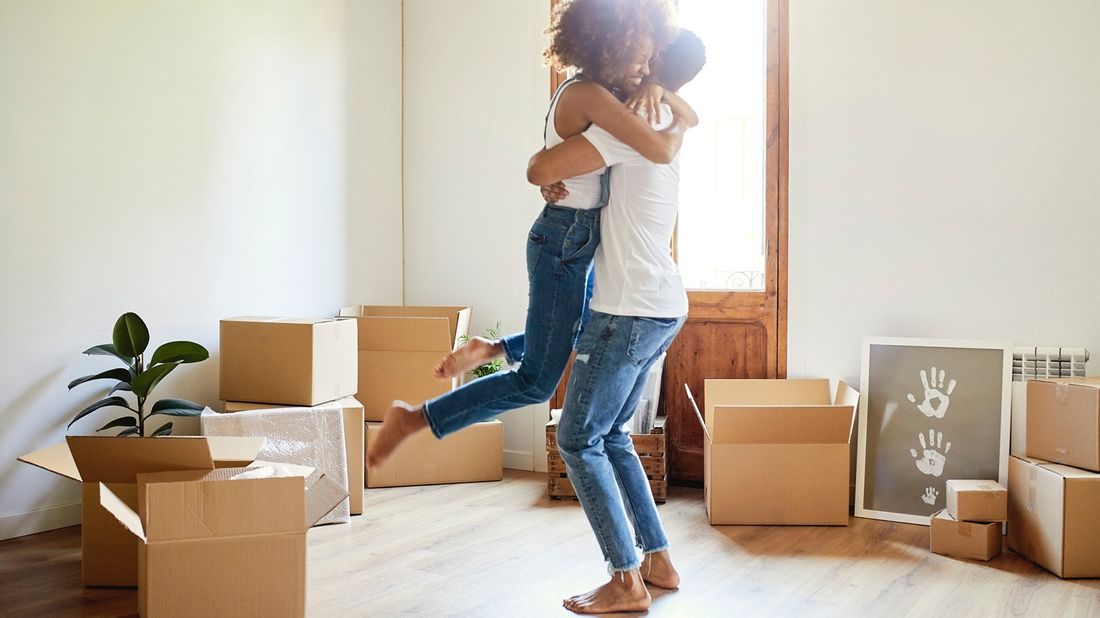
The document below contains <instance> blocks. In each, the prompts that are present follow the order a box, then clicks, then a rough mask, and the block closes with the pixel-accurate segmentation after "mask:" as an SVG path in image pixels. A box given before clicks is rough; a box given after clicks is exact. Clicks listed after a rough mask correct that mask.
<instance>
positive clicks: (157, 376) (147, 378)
mask: <svg viewBox="0 0 1100 618" xmlns="http://www.w3.org/2000/svg"><path fill="white" fill-rule="evenodd" d="M178 366H179V363H178V362H176V363H165V364H163V365H157V366H156V367H153V368H152V369H149V370H147V371H144V372H142V373H140V374H138V377H136V378H134V381H133V382H131V386H133V388H134V394H135V395H137V396H138V397H148V396H149V393H151V392H153V388H155V387H156V385H157V384H160V381H161V380H163V379H164V376H166V375H168V374H169V373H171V372H172V370H173V369H175V368H176V367H178Z"/></svg>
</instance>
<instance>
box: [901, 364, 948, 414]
mask: <svg viewBox="0 0 1100 618" xmlns="http://www.w3.org/2000/svg"><path fill="white" fill-rule="evenodd" d="M944 373H945V372H944V370H943V369H940V371H939V373H936V368H935V367H932V375H929V374H928V373H927V372H925V371H924V370H923V369H921V370H920V381H921V383H922V384H924V401H922V402H920V403H919V404H918V405H917V409H918V410H920V411H921V412H922V413H923V414H924V415H925V416H927V417H935V418H943V415H944V414H947V406H949V405H951V397H950V395H951V393H952V392H954V390H955V380H951V381H950V382H948V384H947V392H946V393H945V392H943V391H942V390H940V389H942V388H943V378H944ZM908 399H909V401H911V402H913V403H917V398H916V397H914V396H913V394H912V393H909V395H908ZM933 401H936V405H935V406H933V405H932V402H933Z"/></svg>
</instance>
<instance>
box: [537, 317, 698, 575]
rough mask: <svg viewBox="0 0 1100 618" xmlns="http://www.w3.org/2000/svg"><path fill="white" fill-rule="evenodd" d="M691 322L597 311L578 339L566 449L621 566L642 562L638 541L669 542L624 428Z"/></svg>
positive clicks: (651, 547)
mask: <svg viewBox="0 0 1100 618" xmlns="http://www.w3.org/2000/svg"><path fill="white" fill-rule="evenodd" d="M684 320H685V318H683V317H679V318H644V317H630V316H620V315H609V314H606V313H601V312H599V311H592V312H591V319H590V321H589V322H588V324H586V325H585V327H584V331H583V333H582V334H581V337H580V340H579V341H578V342H577V358H576V360H574V362H573V372H572V374H571V375H570V378H569V387H568V388H567V389H566V392H565V408H564V410H563V411H562V415H561V420H560V421H559V422H558V450H559V452H560V453H561V456H562V459H564V460H565V465H566V469H567V471H568V472H569V480H570V481H572V483H573V487H574V489H576V491H577V498H579V499H580V502H581V506H583V507H584V514H585V516H587V517H588V523H589V524H590V525H591V526H592V531H593V532H594V533H595V534H596V540H597V541H598V542H599V545H600V549H601V550H602V551H603V555H604V560H606V561H607V562H608V563H609V565H610V567H609V568H610V570H611V571H613V572H616V571H629V570H632V569H636V568H638V566H639V565H640V564H641V562H640V560H639V557H638V553H637V551H636V550H635V547H637V548H639V549H641V550H642V552H644V553H653V552H658V551H661V550H664V549H667V548H668V538H667V537H666V536H665V531H664V528H663V527H662V525H661V519H660V517H659V516H658V515H657V506H656V505H655V504H654V502H653V494H652V492H651V491H650V487H649V479H648V478H646V474H645V470H644V469H642V464H641V461H640V460H639V459H638V454H637V453H636V452H635V451H634V444H633V442H632V441H631V440H630V434H629V433H627V432H626V431H623V428H622V427H623V424H624V423H626V422H627V421H629V420H630V417H631V416H633V415H634V410H635V409H636V408H637V407H638V400H639V399H640V398H641V396H642V392H643V390H644V389H645V383H646V378H647V377H648V375H649V369H650V367H651V366H652V365H653V363H654V362H656V360H657V358H659V357H660V356H661V354H662V353H663V352H665V351H666V350H667V349H668V347H669V346H670V345H672V341H673V340H674V339H675V338H676V335H677V333H679V332H680V328H681V327H682V326H683V324H684ZM631 526H633V528H634V534H633V537H632V535H631V531H630V528H631Z"/></svg>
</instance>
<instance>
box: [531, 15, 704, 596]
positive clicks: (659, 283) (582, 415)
mask: <svg viewBox="0 0 1100 618" xmlns="http://www.w3.org/2000/svg"><path fill="white" fill-rule="evenodd" d="M704 62H705V52H704V49H703V45H702V42H701V41H699V39H698V37H696V36H695V35H694V34H692V33H690V32H687V31H682V32H681V35H680V37H679V38H678V39H677V40H676V42H674V43H673V44H672V45H670V46H669V47H668V48H666V49H665V51H664V52H663V54H662V56H661V57H660V59H659V60H658V61H657V62H656V63H654V67H653V76H652V77H653V79H652V80H651V83H652V82H656V83H658V84H663V85H664V86H665V87H666V88H667V89H668V90H670V91H675V90H678V89H679V88H680V87H681V86H683V85H684V84H685V83H687V82H688V81H690V80H691V79H692V78H694V77H695V75H696V74H698V72H699V70H701V69H702V67H703V64H704ZM654 90H657V91H658V92H660V89H659V88H657V87H656V86H649V87H648V92H649V93H652V92H653V91H654ZM638 98H639V97H637V96H636V97H635V98H634V99H635V100H637V99H638ZM645 98H646V97H645V96H643V97H641V99H643V100H644V99H645ZM668 98H669V99H670V100H671V101H672V103H673V105H672V107H671V108H670V107H669V105H665V104H662V105H661V109H660V113H659V114H652V107H650V110H651V114H652V115H653V116H657V115H659V116H660V117H661V118H660V120H661V122H659V123H655V125H654V127H655V128H658V129H659V128H661V126H662V125H667V124H668V123H670V122H671V121H672V115H673V114H672V111H676V112H677V113H678V115H681V116H684V117H685V118H687V117H690V118H691V121H689V124H692V125H693V124H695V123H694V113H693V112H691V110H690V108H688V107H686V104H684V103H683V102H682V100H680V99H679V98H678V97H676V96H675V95H668ZM642 107H646V106H645V105H643V106H642ZM651 120H656V118H651ZM605 165H607V166H610V171H609V174H610V189H611V200H610V203H609V204H608V206H607V208H606V211H605V213H604V215H603V219H602V221H601V228H600V229H601V237H602V239H601V243H600V246H599V247H598V248H597V249H596V255H595V262H594V264H595V289H594V291H593V295H592V299H591V302H590V307H591V319H590V321H589V323H588V324H587V325H586V326H585V327H584V330H583V332H582V334H581V338H580V340H579V341H578V343H577V349H576V350H577V356H576V360H575V361H574V364H573V372H572V375H571V377H570V380H569V385H568V389H567V392H566V401H565V408H564V411H563V412H562V417H561V420H560V421H559V423H558V449H559V451H560V452H561V455H562V458H563V459H564V460H565V463H566V467H567V469H568V472H569V478H570V480H571V481H572V483H573V486H574V488H575V489H576V491H577V497H578V498H579V499H580V502H581V505H582V506H583V507H584V512H585V515H586V516H587V517H588V520H589V523H590V524H591V526H592V530H593V532H594V533H595V534H596V538H597V540H598V541H599V545H600V548H601V550H602V551H603V554H604V558H605V560H607V561H608V562H609V564H610V569H611V571H612V573H613V576H612V578H611V581H609V582H608V583H606V584H604V585H603V586H600V587H599V588H596V589H594V590H592V591H590V592H588V593H585V594H581V595H577V596H574V597H571V598H569V599H566V600H565V602H564V604H565V606H566V607H567V608H568V609H570V610H572V611H575V612H577V613H606V612H627V611H644V610H645V609H647V608H648V607H649V604H650V602H651V597H650V594H649V591H648V590H647V589H646V586H645V584H646V583H648V584H651V585H656V586H658V587H661V588H669V589H673V588H676V587H677V586H678V585H679V574H678V573H677V572H676V569H675V568H673V566H672V563H671V561H670V559H669V556H668V539H667V537H666V536H665V533H664V530H663V527H662V526H661V521H660V518H659V516H658V515H657V509H656V505H655V504H654V502H653V496H652V494H651V493H650V489H649V481H648V479H647V478H646V475H645V471H644V470H643V469H642V466H641V463H640V461H639V460H638V456H637V454H636V453H635V452H634V449H633V445H632V442H631V440H630V436H629V435H628V434H627V433H625V432H624V431H623V430H622V425H623V424H624V423H625V422H626V421H628V420H629V419H630V417H631V416H632V415H633V413H634V409H635V408H636V407H637V404H638V400H639V398H640V396H641V393H642V390H643V388H644V386H645V380H646V377H647V375H648V372H649V368H650V366H651V365H652V364H653V363H654V362H655V360H656V359H657V358H658V357H659V356H660V355H661V354H662V353H663V352H664V351H665V350H667V349H668V347H669V345H671V343H672V341H673V339H674V338H675V337H676V334H677V333H678V332H679V330H680V327H681V326H682V325H683V322H684V319H685V317H686V315H687V294H686V293H685V291H684V287H683V284H682V282H681V280H680V275H679V272H678V270H677V268H676V264H675V263H674V262H673V261H672V257H671V255H670V252H669V244H670V241H671V238H672V232H673V229H674V227H675V224H676V211H677V205H678V204H677V202H678V192H679V162H678V160H677V159H674V160H673V161H672V162H671V163H669V164H656V163H652V162H650V161H648V160H646V159H645V158H644V157H642V156H641V155H640V154H638V153H637V152H636V151H634V150H633V149H631V148H630V147H629V146H626V145H625V144H623V143H622V142H620V141H619V140H617V139H615V138H614V137H612V136H611V135H610V134H609V133H607V132H606V131H604V130H603V129H601V128H599V127H597V126H592V127H590V128H589V129H588V130H586V131H585V132H584V133H583V134H581V135H578V136H575V137H573V138H570V139H568V140H566V141H565V142H564V143H562V144H560V145H558V146H555V147H554V148H552V149H550V150H544V151H541V152H539V153H537V154H536V155H535V156H534V157H532V159H531V162H530V165H529V169H528V178H529V179H530V180H532V182H535V183H536V184H540V185H549V184H552V183H555V182H557V181H559V180H561V179H563V178H569V177H572V176H575V175H577V174H581V173H585V172H589V171H591V170H595V169H599V168H601V167H604V166H605ZM548 192H549V193H551V194H553V191H552V190H548ZM558 195H560V193H558ZM628 522H629V523H628ZM631 525H632V526H633V529H634V534H633V535H632V534H631V530H630V528H631ZM635 547H639V548H641V550H642V552H643V553H644V559H643V560H639V559H638V555H637V551H636V549H635Z"/></svg>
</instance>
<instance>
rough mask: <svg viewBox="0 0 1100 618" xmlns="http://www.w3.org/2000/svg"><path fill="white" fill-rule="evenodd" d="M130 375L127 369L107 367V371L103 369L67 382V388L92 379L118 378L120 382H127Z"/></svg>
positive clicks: (70, 388)
mask: <svg viewBox="0 0 1100 618" xmlns="http://www.w3.org/2000/svg"><path fill="white" fill-rule="evenodd" d="M131 377H132V376H131V375H130V370H129V369H122V368H121V367H116V368H114V369H108V370H107V371H103V372H100V373H97V374H94V375H90V376H84V377H82V378H77V379H75V380H73V381H72V382H69V390H72V389H73V387H74V386H80V385H81V384H84V383H85V382H91V381H92V380H119V381H120V382H129V381H130V378H131Z"/></svg>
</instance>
